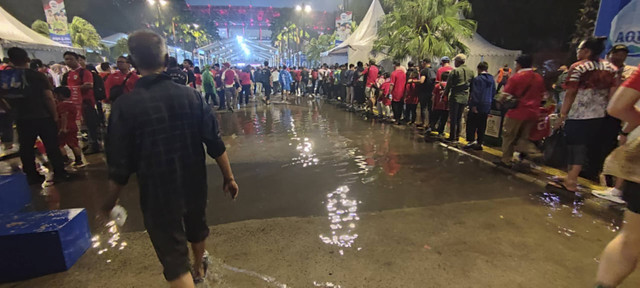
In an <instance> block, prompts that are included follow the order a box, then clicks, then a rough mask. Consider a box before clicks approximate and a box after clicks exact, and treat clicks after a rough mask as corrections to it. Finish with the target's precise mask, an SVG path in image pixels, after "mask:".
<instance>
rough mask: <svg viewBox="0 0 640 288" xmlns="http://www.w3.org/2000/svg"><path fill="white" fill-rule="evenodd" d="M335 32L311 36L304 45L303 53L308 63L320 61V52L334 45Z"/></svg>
mask: <svg viewBox="0 0 640 288" xmlns="http://www.w3.org/2000/svg"><path fill="white" fill-rule="evenodd" d="M335 41H336V33H335V32H334V33H333V34H330V35H329V34H323V35H320V36H319V37H317V38H312V39H311V40H310V41H309V44H307V46H306V47H305V52H304V53H305V54H306V55H307V59H308V60H309V62H310V63H312V64H316V63H317V62H318V61H320V54H322V53H323V52H325V51H327V50H329V49H331V48H333V47H334V42H335ZM314 66H315V65H314Z"/></svg>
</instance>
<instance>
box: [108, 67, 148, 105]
mask: <svg viewBox="0 0 640 288" xmlns="http://www.w3.org/2000/svg"><path fill="white" fill-rule="evenodd" d="M127 75H130V76H129V79H127ZM125 79H127V83H125V84H124V93H129V92H131V91H132V90H133V88H134V87H136V82H138V79H140V76H138V74H137V73H135V72H129V74H124V73H122V71H120V70H118V71H117V72H115V73H113V74H111V75H109V76H108V77H107V81H105V82H104V91H105V92H106V93H107V99H109V95H110V93H111V88H113V87H114V86H119V85H122V83H124V80H125Z"/></svg>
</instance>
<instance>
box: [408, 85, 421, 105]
mask: <svg viewBox="0 0 640 288" xmlns="http://www.w3.org/2000/svg"><path fill="white" fill-rule="evenodd" d="M405 91H406V94H407V97H405V98H404V103H405V104H418V102H420V101H419V100H418V94H419V92H420V90H419V88H418V85H417V84H416V83H407V85H406V87H405Z"/></svg>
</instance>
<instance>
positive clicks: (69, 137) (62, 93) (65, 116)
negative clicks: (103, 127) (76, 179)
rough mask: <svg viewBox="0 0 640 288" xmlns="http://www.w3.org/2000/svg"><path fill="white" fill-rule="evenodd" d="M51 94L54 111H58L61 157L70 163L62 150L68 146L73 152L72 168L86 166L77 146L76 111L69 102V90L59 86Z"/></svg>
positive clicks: (65, 152)
mask: <svg viewBox="0 0 640 288" xmlns="http://www.w3.org/2000/svg"><path fill="white" fill-rule="evenodd" d="M53 94H54V95H55V97H56V100H57V101H56V102H57V104H56V109H57V110H58V117H59V121H58V126H59V129H60V130H59V132H58V142H59V145H60V152H61V153H62V157H64V158H65V162H67V163H68V162H70V161H71V160H69V156H67V151H66V150H65V149H64V146H65V145H68V146H69V148H71V151H73V156H74V158H75V162H74V163H73V166H74V167H76V168H81V167H84V166H86V164H85V163H84V162H83V161H82V150H81V149H80V146H79V145H78V125H77V124H76V117H77V113H78V111H77V109H76V106H75V105H74V104H73V102H71V101H70V100H69V98H70V97H71V90H69V88H67V87H64V86H61V87H57V88H55V89H53Z"/></svg>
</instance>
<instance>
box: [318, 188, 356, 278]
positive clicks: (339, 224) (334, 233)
mask: <svg viewBox="0 0 640 288" xmlns="http://www.w3.org/2000/svg"><path fill="white" fill-rule="evenodd" d="M348 193H349V187H347V186H340V187H338V189H336V190H335V191H333V192H331V193H329V194H327V212H328V219H329V221H330V224H329V228H330V229H331V235H325V234H320V235H319V237H320V239H321V240H322V242H324V243H325V244H329V245H335V246H338V247H340V248H341V249H340V250H339V251H338V252H339V253H340V255H344V248H351V247H352V246H353V244H354V243H355V240H356V239H357V238H358V234H356V233H354V230H355V229H356V226H357V225H356V223H357V222H358V221H359V220H360V217H359V216H358V213H357V212H358V201H357V200H355V199H350V198H348ZM329 287H332V286H329Z"/></svg>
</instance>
